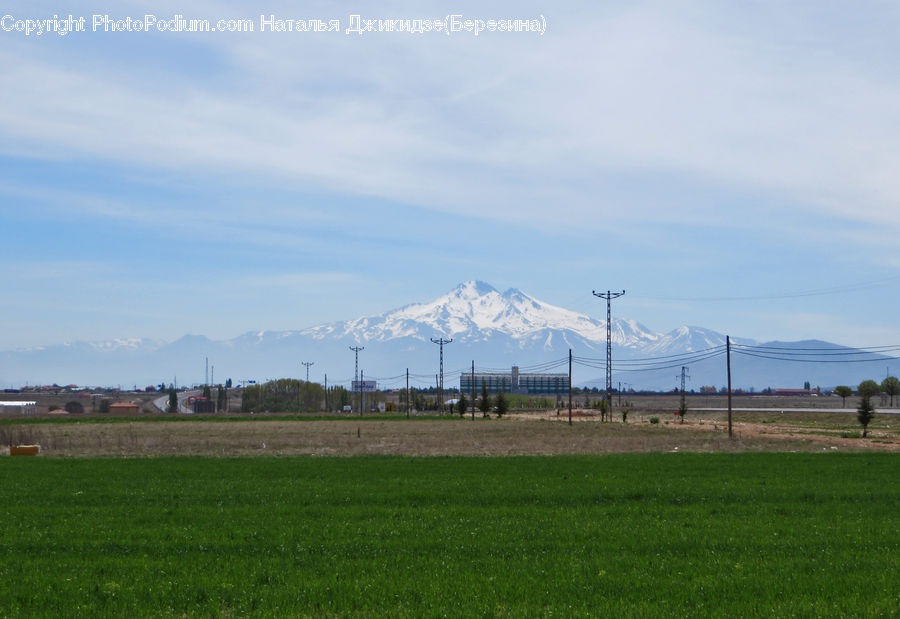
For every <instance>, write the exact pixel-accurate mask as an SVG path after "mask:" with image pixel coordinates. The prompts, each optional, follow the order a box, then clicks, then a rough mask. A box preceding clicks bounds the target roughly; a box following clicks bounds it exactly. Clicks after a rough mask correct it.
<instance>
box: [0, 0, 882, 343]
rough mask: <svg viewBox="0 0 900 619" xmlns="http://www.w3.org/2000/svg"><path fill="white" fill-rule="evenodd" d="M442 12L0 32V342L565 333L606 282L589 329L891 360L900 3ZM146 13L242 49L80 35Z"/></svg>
mask: <svg viewBox="0 0 900 619" xmlns="http://www.w3.org/2000/svg"><path fill="white" fill-rule="evenodd" d="M443 6H444V5H442V4H439V3H434V2H429V3H424V4H422V3H408V2H400V1H395V2H389V3H385V4H382V5H380V6H379V7H372V6H370V5H368V4H364V3H353V4H350V5H342V6H341V7H337V8H336V7H335V6H334V5H333V4H332V3H327V2H313V3H306V4H304V5H303V6H302V7H299V8H298V7H297V6H296V5H295V4H293V3H289V2H284V1H283V0H276V1H275V2H270V3H265V4H262V3H257V2H251V3H247V2H237V1H228V2H209V1H208V0H201V1H199V2H193V3H190V4H184V3H180V2H177V1H174V0H165V1H164V2H159V3H156V4H155V5H154V7H153V8H152V9H150V11H153V13H149V12H148V9H147V7H146V6H145V5H144V4H142V3H140V2H136V1H134V0H127V1H126V2H117V3H112V2H104V1H101V2H100V3H91V4H88V3H84V2H75V3H74V4H71V3H70V4H67V5H62V4H60V3H59V2H54V1H35V2H30V3H28V4H27V6H26V5H23V6H15V7H12V8H8V9H6V10H5V11H3V12H0V61H3V64H4V66H5V67H7V68H8V70H7V71H5V72H4V74H3V75H0V88H2V90H3V92H4V94H5V96H4V97H3V98H0V113H2V115H3V117H4V118H6V119H7V122H6V123H4V124H3V125H2V126H0V227H2V229H3V230H4V231H5V232H6V235H5V236H4V242H3V243H0V264H2V265H3V267H4V273H5V276H6V277H5V278H4V280H5V281H4V291H3V293H2V294H0V324H2V325H3V326H4V329H3V332H2V337H0V351H10V350H21V349H31V348H39V347H47V346H53V345H57V344H60V343H63V342H109V341H113V340H130V339H138V338H146V339H150V340H161V341H166V342H172V341H176V340H177V339H179V338H180V337H182V336H183V335H185V334H198V335H202V336H203V337H207V338H209V339H210V340H214V341H220V340H223V339H228V338H234V337H239V336H240V335H241V334H246V333H255V332H261V331H262V332H277V331H296V330H303V329H308V328H313V327H315V326H319V325H323V324H330V323H333V322H339V321H345V320H353V319H356V318H359V317H364V316H371V315H378V314H380V313H383V312H385V311H390V310H391V309H393V308H399V307H403V306H405V305H409V304H414V303H427V302H428V300H429V299H434V298H437V297H438V296H440V295H442V294H445V292H446V290H449V289H450V288H451V287H452V286H453V285H455V283H458V282H464V281H469V280H483V281H487V282H491V284H492V285H493V286H495V287H496V288H497V289H498V290H505V289H507V288H516V289H519V290H522V291H524V292H526V293H527V294H529V295H532V296H534V297H535V298H537V299H540V300H542V301H544V302H545V303H549V304H552V305H555V306H558V307H562V308H566V309H569V310H572V311H576V312H579V313H581V314H584V315H587V316H589V317H591V318H593V319H597V320H604V319H605V307H603V305H604V304H603V302H602V301H601V300H600V299H597V298H595V297H593V296H592V294H591V291H592V290H604V291H605V290H623V289H624V290H626V291H627V292H626V294H625V295H624V296H623V297H621V298H619V299H616V300H615V301H614V303H613V318H614V319H616V318H626V319H631V320H635V321H637V322H638V323H640V324H642V325H648V326H649V327H648V328H650V329H651V330H653V331H655V332H659V333H668V332H670V331H672V330H673V329H676V328H678V327H679V326H682V325H702V327H703V328H707V329H710V330H713V331H715V332H717V333H728V334H736V336H737V337H745V338H751V339H754V340H757V341H763V342H769V341H785V342H793V341H804V340H810V339H818V340H825V341H829V342H834V343H836V344H840V345H843V346H850V347H867V346H877V345H884V344H893V343H900V324H897V322H896V319H895V316H894V312H893V308H894V307H897V306H898V305H900V248H898V247H897V244H896V243H895V242H894V238H896V236H897V235H898V233H900V210H898V209H897V208H896V204H897V203H898V201H900V182H898V181H897V179H896V175H895V174H894V173H893V171H894V170H895V169H896V168H897V164H898V162H900V137H898V136H896V135H895V134H894V133H892V132H890V131H889V130H888V129H889V128H890V127H893V126H896V125H897V124H898V122H900V107H898V106H897V105H895V102H896V101H897V99H898V95H900V92H898V87H897V85H896V84H897V83H898V81H897V73H898V69H897V67H895V66H894V65H892V64H891V63H890V62H889V59H891V58H894V57H896V55H897V52H900V41H898V40H897V38H896V36H895V33H896V31H897V29H898V27H900V9H898V8H896V7H893V6H890V5H886V4H884V3H877V2H863V3H856V4H854V5H852V6H843V5H841V4H840V3H829V4H821V3H814V4H812V5H811V4H810V3H800V2H787V3H785V2H777V1H776V0H763V1H762V2H758V3H754V4H753V5H752V6H743V5H733V4H726V5H723V4H722V3H718V2H715V1H714V0H692V1H688V2H685V3H681V4H679V5H677V6H673V5H672V4H671V3H667V2H664V1H662V0H646V1H642V2H638V3H633V4H629V5H627V6H622V5H621V4H619V3H612V2H605V3H588V2H574V3H566V4H565V5H553V4H547V3H541V2H537V1H535V0H527V1H526V2H502V3H496V4H493V5H491V6H490V7H489V8H485V7H483V6H482V5H480V4H479V3H475V2H469V1H463V2H459V3H457V5H456V6H454V7H453V9H452V10H453V11H455V12H454V13H448V12H447V9H446V8H442V7H443ZM57 14H58V17H59V20H63V19H65V18H66V17H68V16H69V15H70V14H72V15H73V17H74V18H76V19H77V18H79V17H85V23H86V24H87V25H86V28H85V31H84V32H78V31H72V32H68V33H67V34H65V35H64V36H63V35H62V34H61V32H59V28H60V27H61V26H60V23H61V22H53V18H54V16H55V15H57ZM148 14H149V15H151V16H152V17H153V18H154V19H158V22H163V21H165V20H172V19H174V18H175V17H176V16H182V17H183V18H185V19H187V20H191V19H206V20H210V21H211V23H213V24H216V23H218V20H240V19H244V20H248V21H249V22H250V23H251V24H252V26H253V31H252V32H249V31H245V32H227V31H218V32H190V31H174V32H173V31H166V32H163V31H160V30H159V29H158V28H156V27H155V26H154V27H151V28H150V29H149V30H141V31H135V30H132V31H121V32H107V31H104V29H103V28H104V27H100V28H99V29H96V30H95V29H93V28H92V24H93V23H94V20H93V19H92V17H93V16H95V15H100V16H101V17H102V16H104V15H105V16H107V17H109V18H111V19H113V20H118V19H121V20H124V19H125V18H126V17H129V18H133V19H134V20H135V21H137V20H138V18H139V17H140V18H141V19H143V17H144V16H145V15H148ZM270 15H272V16H275V17H276V18H279V19H307V20H324V22H323V23H328V22H330V21H337V22H339V23H340V28H339V29H338V30H334V31H321V32H273V31H271V28H269V29H268V30H266V29H265V24H264V23H263V22H267V20H268V16H270ZM354 15H361V16H362V19H375V20H378V19H401V20H406V19H409V20H417V19H422V18H433V19H438V18H441V19H443V18H444V17H445V16H446V17H447V19H448V24H449V23H450V22H451V21H452V20H451V16H455V15H459V16H461V19H463V20H465V19H472V20H476V21H478V20H501V21H502V20H511V22H510V23H516V24H519V23H521V24H524V25H525V26H527V28H525V27H524V26H523V28H522V29H520V30H518V31H512V32H509V31H507V32H501V31H499V30H494V31H490V30H484V31H482V32H480V33H478V34H476V33H475V32H470V31H465V30H464V29H462V30H459V31H454V32H453V33H451V34H447V33H446V32H441V33H439V34H435V33H433V32H432V33H410V32H397V31H383V32H374V31H373V32H358V31H356V32H355V31H353V27H352V24H353V19H352V17H353V16H354ZM453 19H456V18H455V17H454V18H453ZM40 20H45V21H46V20H50V21H49V22H46V23H45V24H44V25H45V26H52V27H51V28H50V30H49V31H44V32H42V33H40V34H38V33H37V32H28V33H27V32H26V26H28V25H29V24H35V23H38V22H39V21H40ZM101 22H102V20H101ZM107 23H108V21H107ZM172 23H175V22H172ZM19 24H21V25H22V28H21V29H19ZM54 24H55V25H54ZM358 24H359V22H357V25H358ZM142 27H143V26H142ZM54 29H55V30H54ZM45 30H46V28H45Z"/></svg>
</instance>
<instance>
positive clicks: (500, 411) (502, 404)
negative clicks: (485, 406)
mask: <svg viewBox="0 0 900 619" xmlns="http://www.w3.org/2000/svg"><path fill="white" fill-rule="evenodd" d="M494 406H495V407H496V408H497V417H503V415H505V414H506V411H508V410H509V401H508V400H507V399H506V396H505V395H503V391H498V392H497V396H496V397H495V398H494Z"/></svg>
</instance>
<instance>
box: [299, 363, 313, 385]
mask: <svg viewBox="0 0 900 619" xmlns="http://www.w3.org/2000/svg"><path fill="white" fill-rule="evenodd" d="M315 364H316V362H315V361H301V362H300V365H305V366H306V382H309V366H311V365H315Z"/></svg>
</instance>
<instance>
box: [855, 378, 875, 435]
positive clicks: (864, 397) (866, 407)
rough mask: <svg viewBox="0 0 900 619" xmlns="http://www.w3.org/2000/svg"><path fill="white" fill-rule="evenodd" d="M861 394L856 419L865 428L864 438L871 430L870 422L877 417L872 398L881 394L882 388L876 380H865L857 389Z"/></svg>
mask: <svg viewBox="0 0 900 619" xmlns="http://www.w3.org/2000/svg"><path fill="white" fill-rule="evenodd" d="M856 391H857V392H858V393H859V397H860V400H859V407H858V408H857V409H856V418H857V419H858V420H859V423H860V424H861V425H862V427H863V438H866V434H867V432H868V430H869V422H871V421H872V417H874V416H875V407H874V406H872V398H873V397H874V396H876V395H878V394H879V393H880V392H881V387H880V386H879V385H878V383H876V382H875V381H874V380H864V381H863V382H861V383H860V384H859V387H857V388H856Z"/></svg>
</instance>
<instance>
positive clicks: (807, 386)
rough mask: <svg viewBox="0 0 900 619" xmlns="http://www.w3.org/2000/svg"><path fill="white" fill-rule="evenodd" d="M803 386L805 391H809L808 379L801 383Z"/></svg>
mask: <svg viewBox="0 0 900 619" xmlns="http://www.w3.org/2000/svg"><path fill="white" fill-rule="evenodd" d="M803 388H804V389H806V390H807V391H809V388H810V384H809V381H806V382H805V383H803Z"/></svg>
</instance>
